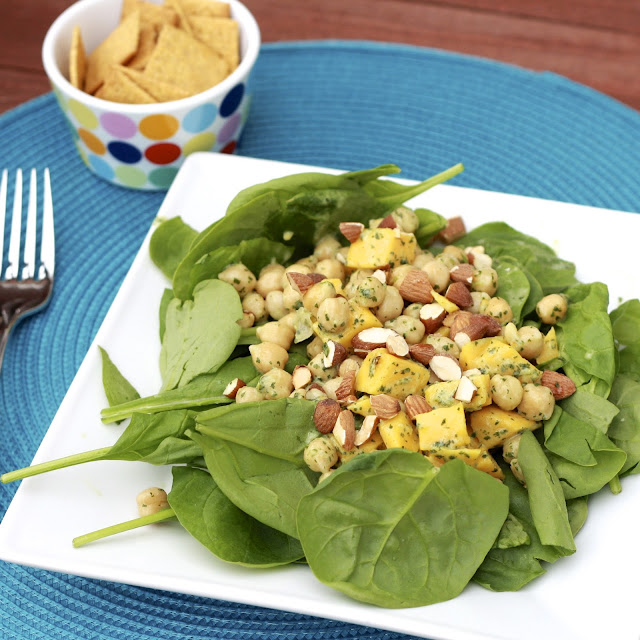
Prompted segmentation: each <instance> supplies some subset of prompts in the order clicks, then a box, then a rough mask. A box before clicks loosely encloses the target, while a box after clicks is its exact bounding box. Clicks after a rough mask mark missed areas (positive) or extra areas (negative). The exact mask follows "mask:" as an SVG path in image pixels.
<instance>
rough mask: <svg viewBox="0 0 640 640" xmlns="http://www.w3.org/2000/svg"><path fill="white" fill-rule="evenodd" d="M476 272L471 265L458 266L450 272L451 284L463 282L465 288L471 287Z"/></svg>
mask: <svg viewBox="0 0 640 640" xmlns="http://www.w3.org/2000/svg"><path fill="white" fill-rule="evenodd" d="M474 272H475V269H474V268H473V265H471V264H466V263H463V264H457V265H455V267H452V268H451V270H450V271H449V278H451V282H462V284H464V285H465V286H471V282H472V280H473V273H474Z"/></svg>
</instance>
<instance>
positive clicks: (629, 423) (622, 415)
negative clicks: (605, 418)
mask: <svg viewBox="0 0 640 640" xmlns="http://www.w3.org/2000/svg"><path fill="white" fill-rule="evenodd" d="M627 348H628V347H627ZM609 399H610V400H611V402H613V403H615V405H616V406H617V407H618V409H619V410H620V412H619V413H618V414H617V415H616V417H615V418H614V419H613V421H612V423H611V426H610V428H609V437H610V438H611V440H612V441H613V442H614V443H615V444H616V445H617V446H618V447H620V449H622V450H623V451H624V452H625V453H626V454H627V460H626V462H625V463H624V466H623V467H622V469H621V470H620V473H627V474H633V473H640V464H639V463H640V382H638V381H637V380H635V379H634V378H631V377H629V376H625V375H619V376H618V377H617V378H616V379H615V381H614V383H613V387H612V389H611V395H610V396H609Z"/></svg>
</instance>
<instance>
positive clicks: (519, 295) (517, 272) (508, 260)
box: [493, 256, 531, 326]
mask: <svg viewBox="0 0 640 640" xmlns="http://www.w3.org/2000/svg"><path fill="white" fill-rule="evenodd" d="M493 268H494V269H495V270H496V271H497V273H498V290H497V291H496V295H498V296H500V297H501V298H504V299H505V300H506V301H507V302H508V303H509V306H510V307H511V310H512V311H513V322H514V323H515V324H516V325H518V326H519V325H520V323H521V321H522V318H523V315H524V314H523V310H524V307H525V304H526V303H527V300H528V298H529V295H530V293H531V287H530V285H529V278H527V276H526V274H525V273H524V271H523V270H522V269H521V268H520V265H519V263H518V261H517V260H516V259H515V258H512V257H511V256H502V257H501V258H498V259H496V260H494V262H493Z"/></svg>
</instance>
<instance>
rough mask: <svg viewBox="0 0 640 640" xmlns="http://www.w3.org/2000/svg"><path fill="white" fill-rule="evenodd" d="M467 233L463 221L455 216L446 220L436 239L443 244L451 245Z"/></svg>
mask: <svg viewBox="0 0 640 640" xmlns="http://www.w3.org/2000/svg"><path fill="white" fill-rule="evenodd" d="M466 233H467V229H466V228H465V226H464V220H463V219H462V218H461V217H460V216H455V217H453V218H449V219H448V220H447V226H446V227H445V228H444V229H443V230H442V231H441V232H440V233H439V234H438V238H439V239H440V240H441V241H442V242H444V244H451V243H452V242H455V241H456V240H459V239H460V238H462V236H463V235H465V234H466Z"/></svg>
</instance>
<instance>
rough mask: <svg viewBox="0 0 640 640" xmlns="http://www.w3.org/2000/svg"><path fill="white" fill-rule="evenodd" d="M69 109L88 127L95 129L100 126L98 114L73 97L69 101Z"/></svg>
mask: <svg viewBox="0 0 640 640" xmlns="http://www.w3.org/2000/svg"><path fill="white" fill-rule="evenodd" d="M68 106H69V111H71V113H73V115H74V116H75V118H76V120H77V121H78V122H79V123H80V124H81V125H82V126H83V127H86V128H87V129H95V128H96V127H97V126H98V118H97V116H96V115H95V114H94V113H93V111H91V109H89V107H86V106H85V105H83V104H82V103H80V102H78V101H77V100H74V99H73V98H71V99H70V100H69V103H68Z"/></svg>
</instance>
